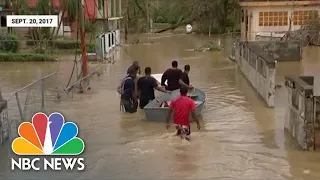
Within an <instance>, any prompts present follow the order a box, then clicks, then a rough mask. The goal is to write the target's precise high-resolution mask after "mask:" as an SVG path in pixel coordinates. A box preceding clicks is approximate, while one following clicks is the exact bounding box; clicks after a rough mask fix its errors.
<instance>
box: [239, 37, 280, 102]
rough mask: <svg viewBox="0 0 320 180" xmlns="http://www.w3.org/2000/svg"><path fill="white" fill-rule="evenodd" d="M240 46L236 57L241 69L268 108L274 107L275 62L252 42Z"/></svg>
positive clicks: (241, 43)
mask: <svg viewBox="0 0 320 180" xmlns="http://www.w3.org/2000/svg"><path fill="white" fill-rule="evenodd" d="M239 46H240V48H236V49H240V51H237V50H236V55H235V57H236V61H237V64H238V66H239V69H240V70H241V72H242V73H243V74H244V75H245V77H246V78H247V80H248V81H249V82H250V84H251V85H252V87H253V88H254V89H255V90H256V91H257V93H258V94H259V95H260V96H261V97H262V99H263V100H264V101H265V102H266V104H267V106H268V107H274V95H275V74H276V71H275V68H276V63H275V61H274V60H273V59H272V58H271V57H270V56H268V55H265V54H264V53H263V50H262V49H261V48H260V47H258V46H254V45H252V44H251V43H250V42H240V43H239ZM238 57H239V58H238ZM238 59H239V60H238Z"/></svg>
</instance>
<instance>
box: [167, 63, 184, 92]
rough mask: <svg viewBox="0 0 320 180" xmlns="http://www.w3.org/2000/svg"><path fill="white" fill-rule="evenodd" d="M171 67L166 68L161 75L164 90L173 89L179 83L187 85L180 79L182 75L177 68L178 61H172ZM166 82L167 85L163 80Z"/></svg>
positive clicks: (177, 87)
mask: <svg viewBox="0 0 320 180" xmlns="http://www.w3.org/2000/svg"><path fill="white" fill-rule="evenodd" d="M171 65H172V68H169V69H167V70H166V71H165V72H164V73H163V75H162V77H161V86H165V88H166V90H169V91H174V90H177V89H179V88H180V87H181V85H185V86H187V85H186V84H185V83H184V82H183V81H180V79H181V77H182V71H181V69H179V68H178V62H177V61H172V63H171ZM166 81H168V82H167V84H168V85H167V86H166V85H165V82H166Z"/></svg>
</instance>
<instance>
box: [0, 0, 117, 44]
mask: <svg viewBox="0 0 320 180" xmlns="http://www.w3.org/2000/svg"><path fill="white" fill-rule="evenodd" d="M6 2H8V1H6V0H0V7H1V5H2V6H3V7H9V6H8V5H7V4H6ZM27 2H28V4H29V6H30V7H34V6H36V4H37V0H27ZM52 4H53V6H54V7H55V9H56V11H55V13H56V14H57V15H59V21H62V25H61V27H60V29H59V32H58V34H59V35H60V36H64V37H71V38H76V35H77V29H78V28H77V22H69V21H68V17H67V15H66V14H65V15H64V16H63V17H62V14H63V13H62V11H61V4H60V0H52ZM84 11H85V19H87V20H90V21H93V22H96V24H97V28H99V27H101V28H102V27H103V26H105V24H106V23H107V24H108V25H107V27H109V29H110V30H116V29H119V28H120V20H121V18H122V17H121V14H122V12H121V0H84ZM7 14H12V11H10V9H8V8H7V9H5V8H3V10H2V11H0V15H1V19H0V20H1V27H4V28H3V29H7V28H5V26H6V22H5V19H6V17H5V16H6V15H7ZM2 25H3V26H2Z"/></svg>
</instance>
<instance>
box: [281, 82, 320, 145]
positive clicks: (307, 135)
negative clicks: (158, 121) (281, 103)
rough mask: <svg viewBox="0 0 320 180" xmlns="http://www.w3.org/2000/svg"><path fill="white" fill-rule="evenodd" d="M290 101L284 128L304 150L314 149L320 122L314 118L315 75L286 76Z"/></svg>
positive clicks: (287, 105)
mask: <svg viewBox="0 0 320 180" xmlns="http://www.w3.org/2000/svg"><path fill="white" fill-rule="evenodd" d="M285 79H286V82H285V85H286V89H287V93H288V94H287V95H288V98H287V99H288V101H287V102H286V114H285V125H284V128H285V130H287V131H288V132H289V133H290V135H291V136H292V137H293V138H294V139H295V140H296V142H297V143H298V145H299V146H300V147H301V148H302V149H304V150H310V149H314V148H315V145H316V139H315V138H314V137H315V136H316V134H319V129H316V128H315V127H318V126H319V122H318V121H316V119H315V118H314V109H315V106H314V100H315V99H314V98H313V77H285Z"/></svg>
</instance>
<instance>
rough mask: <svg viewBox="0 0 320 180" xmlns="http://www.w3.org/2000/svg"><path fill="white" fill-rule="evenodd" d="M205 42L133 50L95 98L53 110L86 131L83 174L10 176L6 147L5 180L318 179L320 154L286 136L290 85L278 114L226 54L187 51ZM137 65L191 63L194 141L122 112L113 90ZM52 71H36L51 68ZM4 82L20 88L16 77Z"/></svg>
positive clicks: (160, 42) (157, 68)
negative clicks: (197, 99)
mask: <svg viewBox="0 0 320 180" xmlns="http://www.w3.org/2000/svg"><path fill="white" fill-rule="evenodd" d="M162 36H166V37H162ZM149 38H150V36H149ZM207 40H208V38H198V37H195V36H187V35H179V36H174V35H171V34H164V35H161V34H160V35H157V36H156V38H153V39H152V41H154V43H153V44H151V45H128V46H126V47H127V51H128V52H129V53H130V55H128V54H127V53H126V52H125V51H121V54H120V56H119V59H118V61H117V62H116V63H115V64H114V65H107V67H106V70H107V72H106V73H104V74H103V75H102V76H100V77H99V78H95V79H94V80H93V81H94V82H92V91H91V92H89V93H86V94H82V95H77V96H76V97H75V99H74V100H73V101H63V102H61V103H58V104H55V105H54V110H59V111H61V112H62V113H63V114H64V115H65V117H66V120H67V121H68V120H69V121H74V122H76V123H77V124H78V126H79V128H80V129H79V135H80V137H81V138H83V139H84V141H85V143H86V150H85V153H84V154H82V155H81V156H82V157H84V158H86V161H85V163H86V171H85V172H82V173H78V172H75V173H64V172H60V173H55V174H54V172H37V173H35V172H28V173H25V172H24V173H22V172H11V171H10V170H9V167H10V162H9V158H10V157H11V156H12V153H10V150H8V148H9V147H8V148H3V149H1V150H0V151H1V154H2V155H1V156H2V157H1V164H0V165H1V170H0V173H1V175H2V177H3V178H2V177H1V179H10V178H11V179H19V180H20V179H22V177H23V179H32V180H36V179H43V178H44V177H45V178H46V179H48V180H49V179H61V180H62V179H75V178H76V179H80V180H82V179H83V180H88V179H101V180H102V179H289V178H291V177H293V178H305V179H307V178H314V179H317V178H320V168H319V164H320V155H319V153H316V152H303V151H300V150H299V149H298V148H297V147H296V145H295V143H294V142H292V139H291V138H290V137H288V136H287V134H286V133H285V132H284V130H283V121H284V119H283V117H282V116H283V112H281V111H283V107H282V105H283V102H284V101H285V99H283V93H284V87H281V88H280V89H279V90H278V91H277V98H276V99H277V102H276V105H277V108H276V109H270V108H266V105H265V104H264V103H263V102H262V101H261V99H260V98H259V97H258V96H257V95H256V93H255V91H254V90H253V89H252V88H251V86H250V85H249V84H248V83H247V81H246V80H245V79H244V77H243V76H242V75H241V73H239V72H238V70H237V69H236V68H235V66H234V64H233V62H231V61H229V60H228V59H227V58H225V56H224V52H206V53H202V52H186V51H185V50H186V49H192V48H196V47H199V45H202V44H203V43H204V42H205V41H207ZM310 51H311V50H310ZM305 52H306V51H305ZM313 52H315V53H316V52H317V51H316V50H314V51H313ZM308 54H310V52H309V53H308ZM310 59H311V60H310ZM310 59H308V60H306V62H304V63H302V65H300V64H299V63H296V64H295V63H293V64H290V63H287V64H285V65H284V64H280V63H279V68H278V69H277V73H279V77H277V78H278V79H279V81H278V82H279V83H281V81H282V79H283V76H285V75H288V74H296V75H298V74H302V73H306V72H307V67H308V65H307V64H308V62H309V61H311V63H314V65H315V64H318V63H317V61H316V60H314V59H312V58H310ZM317 59H319V58H317ZM132 60H138V61H139V62H140V63H141V66H142V68H144V67H146V66H150V67H151V68H152V71H153V73H162V72H163V71H164V70H165V69H166V68H168V67H170V65H171V61H172V60H178V61H179V67H180V68H182V67H183V66H184V65H185V64H190V65H191V72H190V80H191V82H192V85H193V86H195V87H198V88H201V89H203V90H204V91H205V92H206V93H207V95H208V103H207V109H206V110H205V112H204V113H203V116H202V119H203V120H202V121H201V123H202V124H203V129H202V130H200V131H197V130H196V125H195V124H192V127H191V128H192V141H191V142H187V141H183V140H181V139H179V138H178V137H176V136H174V132H173V130H171V131H170V132H168V131H166V130H165V126H164V123H155V122H147V121H145V119H144V114H143V112H142V111H139V112H138V113H136V114H123V113H122V112H119V97H118V96H117V93H116V91H115V86H116V84H117V83H118V82H119V79H120V78H121V77H123V75H124V73H125V71H126V70H127V67H128V66H129V65H130V64H131V63H132ZM314 65H313V66H314ZM39 66H42V65H39ZM46 66H47V65H43V67H41V68H39V69H41V70H38V71H40V72H41V71H45V70H48V69H50V68H48V67H46ZM288 66H290V67H292V68H288ZM20 68H21V67H20ZM5 69H6V70H3V71H1V73H4V74H7V77H9V76H11V75H13V74H14V73H11V74H10V73H8V72H11V71H15V70H16V69H17V66H13V65H11V66H9V65H8V66H7V67H6V68H5ZM24 69H25V71H27V70H26V69H27V68H24ZM288 69H290V70H291V71H290V70H288ZM29 73H30V75H29V76H30V78H31V77H36V74H37V73H36V71H33V70H29ZM281 73H282V74H281ZM66 77H67V75H66ZM17 79H19V78H17ZM17 81H18V80H17ZM22 81H23V79H22V78H21V82H20V83H22ZM5 83H6V84H5V85H8V86H9V85H10V84H11V86H12V87H15V86H16V85H17V84H16V83H15V81H14V80H10V79H7V80H6V81H5ZM18 85H20V84H18ZM51 175H52V176H51Z"/></svg>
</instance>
